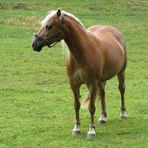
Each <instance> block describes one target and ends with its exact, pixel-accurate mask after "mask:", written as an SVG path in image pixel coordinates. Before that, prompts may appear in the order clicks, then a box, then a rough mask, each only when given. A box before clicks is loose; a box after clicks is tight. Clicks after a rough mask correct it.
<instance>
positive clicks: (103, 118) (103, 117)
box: [98, 114, 106, 124]
mask: <svg viewBox="0 0 148 148" xmlns="http://www.w3.org/2000/svg"><path fill="white" fill-rule="evenodd" d="M98 122H99V123H100V124H103V123H106V117H105V116H104V115H103V114H102V115H101V116H100V118H99V120H98Z"/></svg>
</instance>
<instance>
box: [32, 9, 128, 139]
mask: <svg viewBox="0 0 148 148" xmlns="http://www.w3.org/2000/svg"><path fill="white" fill-rule="evenodd" d="M61 40H64V41H65V43H66V44H67V46H68V49H69V50H68V51H69V53H68V56H67V60H66V71H67V76H68V79H69V84H70V87H71V90H72V92H73V96H74V109H75V118H76V121H75V126H74V128H73V130H72V135H79V134H80V133H81V130H80V117H79V110H80V106H81V103H80V87H81V85H82V84H85V85H86V86H87V88H88V92H89V93H88V97H87V98H86V100H85V102H89V104H88V109H89V112H90V121H91V122H90V127H89V131H88V133H87V136H88V137H95V136H96V131H95V124H94V114H95V110H96V107H95V100H96V96H97V94H99V96H100V100H101V116H100V118H99V120H98V122H99V123H105V122H106V117H107V112H106V101H105V84H106V81H107V80H109V79H111V78H113V77H115V76H117V77H118V81H119V86H118V88H119V91H120V95H121V114H120V118H121V119H123V120H124V119H127V115H126V107H125V101H124V100H125V99H124V98H125V97H124V93H125V69H126V65H127V53H126V43H125V40H124V38H123V36H122V34H121V33H120V32H119V31H118V30H117V29H116V28H114V27H112V26H103V25H94V26H91V27H89V28H88V29H87V28H86V27H85V26H84V25H83V24H82V23H81V21H80V20H79V19H78V18H77V17H75V16H74V15H73V14H71V13H68V12H66V11H62V10H60V9H58V10H54V11H50V12H49V13H48V15H47V16H46V17H45V18H44V19H43V20H42V22H41V29H40V30H39V32H38V33H35V34H34V37H33V41H32V48H33V50H34V51H37V52H39V51H41V50H42V48H43V47H44V46H48V47H49V48H51V47H54V46H55V45H56V44H57V43H58V42H59V41H61Z"/></svg>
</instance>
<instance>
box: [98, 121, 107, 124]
mask: <svg viewBox="0 0 148 148" xmlns="http://www.w3.org/2000/svg"><path fill="white" fill-rule="evenodd" d="M98 123H99V124H104V123H106V120H99V121H98Z"/></svg>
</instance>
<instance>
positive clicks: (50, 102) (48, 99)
mask: <svg viewBox="0 0 148 148" xmlns="http://www.w3.org/2000/svg"><path fill="white" fill-rule="evenodd" d="M58 7H60V8H62V9H64V10H66V11H68V12H70V13H73V14H74V15H76V16H77V17H78V18H79V19H80V20H81V21H82V22H83V23H84V24H85V25H86V26H91V25H94V24H107V25H113V26H115V27H117V28H118V29H119V30H120V31H121V32H122V33H123V35H124V37H125V39H126V41H127V53H128V66H127V71H126V106H127V113H128V115H129V119H128V120H127V121H124V122H121V121H120V120H119V113H120V95H119V92H118V89H117V86H118V83H117V78H114V79H112V80H111V81H108V83H107V87H106V99H107V111H108V121H107V123H106V124H104V125H97V119H98V116H99V114H100V105H98V104H97V105H98V106H99V107H98V108H97V111H96V114H95V123H96V125H97V127H96V133H97V136H96V138H94V139H91V140H90V139H87V138H86V133H87V131H88V126H89V122H90V117H89V112H88V111H87V110H84V109H81V111H80V112H81V122H82V123H81V124H82V125H81V128H82V134H81V135H80V136H78V137H72V136H71V131H72V128H73V126H74V109H73V99H72V93H71V90H70V88H69V84H68V80H67V76H66V72H65V56H64V55H63V52H62V50H61V46H60V44H58V45H57V46H56V47H54V48H52V49H48V48H45V49H44V50H43V51H42V52H40V53H34V52H33V50H32V49H31V40H32V35H33V33H34V32H37V30H38V29H39V22H40V21H41V20H42V19H43V18H44V17H45V16H46V12H48V11H49V10H53V9H57V8H58ZM147 16H148V1H147V0H130V1H129V0H124V1H123V0H117V1H114V0H102V1H98V0H93V1H90V0H61V1H60V0H56V1H54V2H53V1H52V0H27V1H25V0H19V1H18V0H7V1H6V0H0V41H1V44H0V148H1V147H2V148H7V147H13V148H14V147H49V148H58V147H60V148H61V147H62V148H64V147H65V148H68V147H69V148H72V147H73V148H76V147H77V148H79V147H80V148H81V147H82V148H83V147H84V148H92V147H93V148H98V147H101V148H111V147H113V148H124V147H125V148H146V147H147V145H148V98H147V97H148V90H147V88H148V50H147V44H148V36H147V33H148V30H147V26H148V17H147ZM81 93H82V96H85V94H86V93H87V90H86V88H85V87H84V86H83V87H82V89H81Z"/></svg>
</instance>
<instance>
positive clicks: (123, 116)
mask: <svg viewBox="0 0 148 148" xmlns="http://www.w3.org/2000/svg"><path fill="white" fill-rule="evenodd" d="M127 118H128V116H127V114H126V113H121V114H120V119H121V120H126V119H127Z"/></svg>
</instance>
